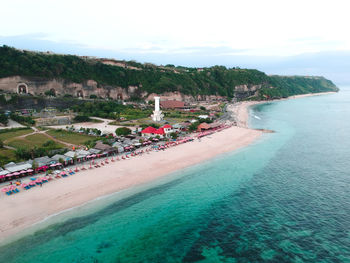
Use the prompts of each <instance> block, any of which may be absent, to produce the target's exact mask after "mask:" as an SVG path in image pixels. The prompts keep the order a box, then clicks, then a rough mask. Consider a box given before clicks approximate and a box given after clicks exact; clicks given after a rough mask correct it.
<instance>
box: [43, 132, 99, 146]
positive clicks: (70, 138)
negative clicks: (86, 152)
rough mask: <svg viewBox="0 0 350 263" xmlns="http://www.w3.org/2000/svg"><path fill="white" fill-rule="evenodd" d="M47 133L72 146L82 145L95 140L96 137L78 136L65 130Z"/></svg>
mask: <svg viewBox="0 0 350 263" xmlns="http://www.w3.org/2000/svg"><path fill="white" fill-rule="evenodd" d="M47 133H48V134H49V135H51V136H53V137H55V138H56V139H58V140H60V141H63V142H67V143H72V144H78V145H79V144H84V143H85V142H87V141H91V140H94V139H96V138H97V137H96V136H90V135H86V134H79V133H75V132H69V131H65V130H54V129H52V130H49V131H48V132H47Z"/></svg>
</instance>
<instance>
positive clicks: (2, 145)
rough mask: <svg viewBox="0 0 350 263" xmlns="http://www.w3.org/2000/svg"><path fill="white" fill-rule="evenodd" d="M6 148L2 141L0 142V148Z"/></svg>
mask: <svg viewBox="0 0 350 263" xmlns="http://www.w3.org/2000/svg"><path fill="white" fill-rule="evenodd" d="M3 147H4V143H3V141H2V140H0V148H3Z"/></svg>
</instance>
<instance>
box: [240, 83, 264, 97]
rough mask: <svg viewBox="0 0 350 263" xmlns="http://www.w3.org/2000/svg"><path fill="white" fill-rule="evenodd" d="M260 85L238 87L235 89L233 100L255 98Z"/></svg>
mask: <svg viewBox="0 0 350 263" xmlns="http://www.w3.org/2000/svg"><path fill="white" fill-rule="evenodd" d="M261 87H262V85H239V86H236V87H235V98H237V99H244V98H248V97H252V96H257V95H258V92H259V89H261Z"/></svg>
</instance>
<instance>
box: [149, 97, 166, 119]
mask: <svg viewBox="0 0 350 263" xmlns="http://www.w3.org/2000/svg"><path fill="white" fill-rule="evenodd" d="M159 100H160V97H154V111H153V114H152V120H153V121H161V120H163V117H164V115H163V114H162V111H161V110H160V108H159Z"/></svg>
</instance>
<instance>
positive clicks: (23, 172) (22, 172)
mask: <svg viewBox="0 0 350 263" xmlns="http://www.w3.org/2000/svg"><path fill="white" fill-rule="evenodd" d="M19 173H20V174H25V173H27V171H20V172H19Z"/></svg>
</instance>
